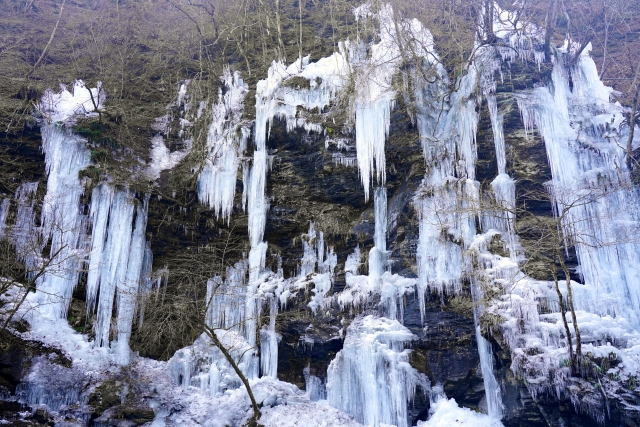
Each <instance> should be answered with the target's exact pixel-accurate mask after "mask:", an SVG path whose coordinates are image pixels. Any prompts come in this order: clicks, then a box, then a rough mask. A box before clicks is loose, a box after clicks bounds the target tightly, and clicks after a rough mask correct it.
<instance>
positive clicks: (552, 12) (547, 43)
mask: <svg viewBox="0 0 640 427" xmlns="http://www.w3.org/2000/svg"><path fill="white" fill-rule="evenodd" d="M557 17H558V0H551V1H550V3H549V10H548V11H547V28H546V30H545V34H544V59H545V60H546V61H547V62H549V61H551V53H552V52H551V39H553V33H554V31H555V28H556V19H557Z"/></svg>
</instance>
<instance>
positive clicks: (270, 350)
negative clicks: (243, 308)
mask: <svg viewBox="0 0 640 427" xmlns="http://www.w3.org/2000/svg"><path fill="white" fill-rule="evenodd" d="M277 315H278V298H277V297H276V296H275V295H272V296H270V297H269V325H268V326H266V327H264V328H262V330H261V334H260V365H261V367H262V375H263V376H267V377H271V378H277V377H278V341H279V339H278V338H279V337H278V334H277V332H276V317H277Z"/></svg>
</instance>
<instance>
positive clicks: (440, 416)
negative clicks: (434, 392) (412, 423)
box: [416, 399, 502, 427]
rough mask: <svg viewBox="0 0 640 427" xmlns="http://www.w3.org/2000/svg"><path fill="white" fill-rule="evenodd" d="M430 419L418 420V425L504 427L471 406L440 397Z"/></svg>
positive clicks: (434, 426) (432, 426)
mask: <svg viewBox="0 0 640 427" xmlns="http://www.w3.org/2000/svg"><path fill="white" fill-rule="evenodd" d="M431 410H432V411H433V415H431V418H429V420H428V421H421V422H418V424H417V426H416V427H462V426H470V427H502V423H501V422H500V421H498V420H496V419H493V418H491V417H489V416H488V415H485V414H479V413H478V412H474V411H472V410H471V409H469V408H461V407H459V406H458V404H457V403H456V401H455V400H454V399H440V400H438V401H437V402H436V403H435V404H434V405H433V406H432V407H431Z"/></svg>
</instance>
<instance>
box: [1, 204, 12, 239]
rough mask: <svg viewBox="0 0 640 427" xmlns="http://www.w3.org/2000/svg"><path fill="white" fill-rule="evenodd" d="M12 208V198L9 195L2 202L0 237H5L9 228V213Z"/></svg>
mask: <svg viewBox="0 0 640 427" xmlns="http://www.w3.org/2000/svg"><path fill="white" fill-rule="evenodd" d="M10 208H11V200H9V198H8V197H6V198H4V199H2V203H0V239H2V238H4V236H5V230H6V228H7V215H9V209H10Z"/></svg>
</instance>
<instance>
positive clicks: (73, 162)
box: [38, 123, 91, 318]
mask: <svg viewBox="0 0 640 427" xmlns="http://www.w3.org/2000/svg"><path fill="white" fill-rule="evenodd" d="M41 132H42V148H43V151H44V153H45V163H46V171H47V174H48V179H47V193H46V195H45V197H44V203H43V206H42V236H43V239H44V240H45V241H46V240H50V242H51V250H50V252H49V254H48V255H49V258H50V259H51V261H50V263H49V265H48V266H47V269H46V270H47V271H46V272H45V274H44V276H43V278H42V281H41V282H40V283H39V284H38V291H39V292H38V294H39V295H38V299H39V301H40V304H42V306H43V309H44V311H45V312H46V313H48V315H50V316H52V317H56V318H63V317H65V316H66V314H67V308H68V307H69V302H70V301H71V295H72V293H73V289H74V288H75V286H76V284H77V283H78V276H79V274H80V271H81V267H82V261H83V258H84V256H85V249H86V248H85V247H83V246H84V245H83V243H84V242H83V239H82V237H83V236H84V234H85V216H84V215H83V214H82V212H81V209H80V196H81V195H82V193H83V192H84V187H83V185H82V183H81V182H80V180H79V178H78V173H79V172H80V171H81V170H82V169H84V168H85V167H87V166H89V164H90V163H91V161H90V156H89V150H88V149H87V148H86V147H85V146H84V143H85V141H84V140H83V139H82V138H79V137H78V136H75V135H73V134H72V133H71V132H69V131H66V130H65V129H64V128H63V127H61V126H58V125H54V124H49V123H45V124H43V125H42V127H41Z"/></svg>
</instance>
